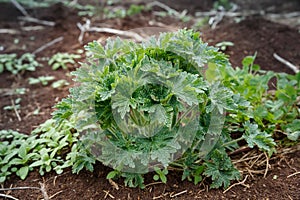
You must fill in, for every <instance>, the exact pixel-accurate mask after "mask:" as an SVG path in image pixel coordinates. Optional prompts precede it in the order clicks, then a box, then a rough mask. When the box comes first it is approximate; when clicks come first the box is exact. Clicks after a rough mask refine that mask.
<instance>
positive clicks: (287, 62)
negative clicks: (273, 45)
mask: <svg viewBox="0 0 300 200" xmlns="http://www.w3.org/2000/svg"><path fill="white" fill-rule="evenodd" d="M273 56H274V58H275V59H276V60H278V61H279V62H281V63H283V64H285V65H286V66H287V67H289V68H290V69H291V70H293V71H294V72H295V73H298V72H299V68H298V67H296V66H295V65H293V64H292V63H290V62H289V61H287V60H285V59H284V58H282V57H280V56H279V55H278V54H276V53H274V54H273Z"/></svg>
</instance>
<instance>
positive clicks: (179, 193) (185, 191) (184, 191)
mask: <svg viewBox="0 0 300 200" xmlns="http://www.w3.org/2000/svg"><path fill="white" fill-rule="evenodd" d="M185 193H187V190H183V191H181V192H178V193H176V194H170V197H171V198H174V197H177V196H179V195H182V194H185Z"/></svg>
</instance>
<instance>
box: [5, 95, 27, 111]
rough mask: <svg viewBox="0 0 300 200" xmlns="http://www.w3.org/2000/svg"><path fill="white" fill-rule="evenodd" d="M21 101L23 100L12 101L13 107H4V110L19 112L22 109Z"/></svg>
mask: <svg viewBox="0 0 300 200" xmlns="http://www.w3.org/2000/svg"><path fill="white" fill-rule="evenodd" d="M21 100H22V98H16V99H15V100H13V101H12V103H13V104H12V105H9V106H4V107H3V109H4V110H19V109H20V108H21V105H20V103H21Z"/></svg>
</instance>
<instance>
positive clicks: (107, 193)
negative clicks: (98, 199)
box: [102, 190, 115, 199]
mask: <svg viewBox="0 0 300 200" xmlns="http://www.w3.org/2000/svg"><path fill="white" fill-rule="evenodd" d="M102 191H103V192H104V193H105V196H104V199H106V198H107V196H109V197H110V198H112V199H114V198H115V197H114V196H113V195H111V194H109V191H106V190H102Z"/></svg>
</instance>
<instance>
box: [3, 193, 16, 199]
mask: <svg viewBox="0 0 300 200" xmlns="http://www.w3.org/2000/svg"><path fill="white" fill-rule="evenodd" d="M0 197H4V198H9V199H13V200H19V199H17V198H15V197H13V196H11V195H7V194H0Z"/></svg>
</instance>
